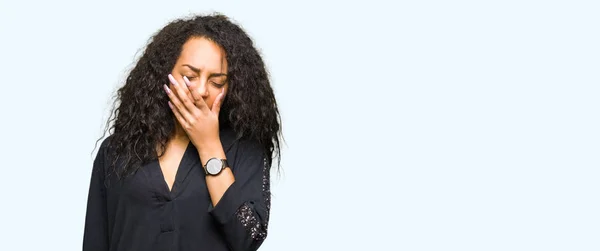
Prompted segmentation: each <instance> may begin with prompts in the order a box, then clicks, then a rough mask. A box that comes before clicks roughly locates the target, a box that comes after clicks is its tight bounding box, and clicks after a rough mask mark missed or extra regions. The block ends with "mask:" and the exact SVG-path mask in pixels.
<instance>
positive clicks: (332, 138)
mask: <svg viewBox="0 0 600 251" xmlns="http://www.w3.org/2000/svg"><path fill="white" fill-rule="evenodd" d="M214 11H217V12H221V13H223V14H226V15H228V16H230V17H231V18H232V19H233V20H234V21H236V22H237V23H238V24H240V25H241V26H242V27H243V28H244V29H245V30H246V31H247V32H248V33H249V34H250V35H251V36H252V38H253V39H254V41H255V43H256V46H257V47H258V48H259V49H260V51H261V53H262V55H263V56H264V60H265V61H266V63H267V66H268V68H269V72H270V74H271V79H272V84H273V86H274V90H275V94H276V97H277V99H278V102H279V105H280V110H281V113H282V120H283V128H284V131H283V133H284V136H285V140H286V145H285V147H284V149H283V159H282V172H281V174H280V175H279V176H277V175H276V174H274V175H273V181H272V186H273V187H272V192H273V199H272V202H273V205H272V215H271V222H270V228H269V230H270V232H269V237H268V238H267V240H266V242H265V243H264V245H263V247H262V248H261V250H461V251H464V250H600V238H599V236H600V214H599V212H600V203H599V192H600V187H599V183H598V180H599V178H600V171H599V167H600V165H599V164H600V158H599V157H600V154H599V152H600V133H599V129H600V119H599V116H598V115H599V111H600V109H599V108H600V102H599V98H598V97H599V94H600V93H599V92H600V81H599V80H600V74H599V73H600V71H599V67H600V46H599V45H600V35H599V34H600V33H599V28H600V15H598V13H599V12H600V5H599V3H598V2H597V1H573V0H571V1H566V0H565V1H530V0H521V1H510V0H509V1H465V0H459V1H389V2H384V1H296V2H287V1H271V2H264V1H243V2H242V1H239V2H232V1H97V2H91V1H60V0H57V1H5V0H2V1H0V73H1V74H2V75H1V76H2V81H1V82H0V83H1V85H2V89H1V90H2V93H3V98H2V99H0V100H1V101H0V102H1V103H0V105H1V118H2V123H1V128H0V129H1V130H0V131H1V135H0V136H1V142H2V144H1V145H0V146H1V147H2V148H1V151H0V154H1V156H0V161H1V162H0V163H1V164H0V166H1V167H2V169H1V175H0V177H1V181H0V191H2V193H1V195H0V203H1V204H0V205H1V207H0V226H1V228H0V250H79V249H81V242H82V235H83V225H84V216H85V207H86V199H87V189H88V185H89V177H90V171H91V167H92V160H93V157H94V155H95V152H92V151H93V150H94V143H95V140H96V139H98V138H99V137H100V136H101V133H102V130H103V129H104V127H103V126H104V122H105V120H106V118H107V116H108V112H109V108H110V103H109V102H110V100H111V96H112V94H113V93H114V91H115V90H116V88H117V87H118V86H120V85H121V84H122V83H123V79H124V77H125V76H126V74H127V72H128V70H130V69H131V67H132V66H133V65H134V63H135V61H134V60H135V59H136V56H139V53H141V51H142V49H143V48H144V46H145V44H146V42H147V41H148V39H149V38H150V36H151V35H152V34H153V33H154V32H156V31H158V30H159V29H160V28H161V27H162V26H164V25H165V24H166V23H168V22H169V21H171V20H173V19H175V18H178V17H184V16H189V15H192V14H194V13H198V14H207V13H212V12H214Z"/></svg>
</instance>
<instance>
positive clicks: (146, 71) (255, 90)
mask: <svg viewBox="0 0 600 251" xmlns="http://www.w3.org/2000/svg"><path fill="white" fill-rule="evenodd" d="M193 37H201V38H205V39H208V40H210V41H212V42H214V43H216V44H218V45H220V46H221V47H222V48H223V49H224V51H225V54H226V59H227V63H228V72H227V75H228V82H229V90H228V95H227V96H226V98H225V100H224V101H223V104H222V107H221V111H220V114H219V124H220V126H221V127H224V126H230V127H231V128H232V129H233V130H234V131H235V132H236V134H237V138H238V139H242V138H245V139H250V140H256V141H258V143H260V144H261V145H262V146H263V147H264V151H265V152H266V162H267V164H268V165H269V166H271V164H272V160H273V158H274V157H279V154H280V136H281V124H280V121H281V118H280V114H279V110H278V108H277V102H276V100H275V95H274V93H273V89H272V88H271V85H270V82H269V76H268V72H267V70H266V68H265V64H264V62H263V60H262V58H261V56H260V54H259V52H258V50H257V49H256V48H255V47H254V44H253V42H252V40H251V39H250V37H249V36H248V35H247V34H246V32H244V30H242V28H241V27H240V26H238V25H236V24H234V23H233V22H231V21H230V20H229V18H227V17H226V16H224V15H221V14H218V13H217V14H212V15H204V16H194V17H191V18H183V19H177V20H174V21H172V22H170V23H169V24H167V25H166V26H165V27H164V28H162V29H161V30H159V31H158V32H157V33H155V34H154V35H153V36H152V37H151V38H150V40H149V43H148V44H147V46H146V48H145V50H144V52H143V54H142V55H141V57H140V58H139V60H138V62H137V63H136V65H135V67H134V68H133V69H132V70H131V72H130V73H129V75H128V76H127V78H126V80H125V84H124V85H123V86H122V87H121V88H119V89H118V90H117V93H116V100H115V101H114V104H113V108H112V111H111V114H110V116H109V118H108V121H107V122H106V129H105V131H104V135H103V136H102V137H101V138H100V139H98V141H100V140H101V139H102V138H104V136H105V135H106V132H107V131H110V130H113V133H112V135H110V136H109V137H108V138H107V145H108V146H109V147H110V148H111V150H112V152H114V153H115V154H116V156H115V158H114V159H113V161H112V163H111V165H110V168H108V171H107V172H108V173H107V175H109V174H110V173H115V174H116V175H117V176H118V178H119V179H121V178H123V177H125V176H127V175H129V174H132V173H134V172H135V171H136V170H138V169H139V168H140V167H141V166H142V165H144V164H146V163H148V162H150V161H153V160H156V159H157V158H158V157H160V156H162V155H163V154H164V152H165V150H166V145H167V142H168V140H169V138H170V136H171V135H172V133H173V132H174V130H175V117H174V115H173V113H172V111H171V110H170V108H169V106H168V104H167V101H168V100H169V98H168V96H167V95H165V93H164V91H163V89H162V86H163V84H166V83H168V79H167V77H166V76H167V74H169V73H170V72H171V70H172V69H173V67H174V65H175V63H176V61H177V59H178V58H179V55H180V54H181V51H182V47H183V44H184V43H185V42H186V41H188V40H189V39H190V38H193ZM111 122H114V123H113V125H112V126H110V124H111ZM98 141H97V142H96V143H98ZM117 160H119V162H122V163H123V168H119V169H117V167H116V163H117ZM278 160H279V161H280V158H278ZM279 161H278V165H279Z"/></svg>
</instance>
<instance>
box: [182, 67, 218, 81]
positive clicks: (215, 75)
mask: <svg viewBox="0 0 600 251" xmlns="http://www.w3.org/2000/svg"><path fill="white" fill-rule="evenodd" d="M183 66H186V67H188V68H190V69H191V70H192V71H195V72H196V73H200V69H198V68H196V67H193V66H191V65H189V64H184V65H183ZM214 77H227V74H226V73H212V74H210V75H208V78H214Z"/></svg>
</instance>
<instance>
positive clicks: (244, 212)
mask: <svg viewBox="0 0 600 251" xmlns="http://www.w3.org/2000/svg"><path fill="white" fill-rule="evenodd" d="M262 173H263V177H262V196H263V200H264V201H263V202H264V205H265V207H266V209H267V210H266V214H265V219H264V221H260V220H259V219H257V217H256V215H257V213H256V212H255V209H254V203H253V202H244V204H243V205H242V206H241V207H240V208H239V209H238V210H237V212H236V216H237V218H238V220H239V221H240V222H241V223H242V225H243V226H244V227H245V228H246V231H248V233H249V234H250V237H252V239H254V240H260V241H262V240H264V239H266V238H267V229H268V222H269V211H270V209H271V191H270V181H269V166H268V164H267V161H266V159H265V160H264V161H263V170H262Z"/></svg>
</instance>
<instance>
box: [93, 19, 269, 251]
mask: <svg viewBox="0 0 600 251" xmlns="http://www.w3.org/2000/svg"><path fill="white" fill-rule="evenodd" d="M115 108H116V109H114V110H113V114H112V115H111V118H109V121H108V122H107V124H109V123H110V122H114V123H113V125H112V126H111V127H110V128H109V131H110V130H111V129H112V133H111V135H109V136H108V137H107V138H106V139H105V140H104V141H102V144H101V145H100V148H99V151H98V154H97V156H96V158H95V160H94V166H93V171H92V177H91V184H90V188H89V195H88V202H87V213H86V219H85V233H84V239H83V250H86V251H87V250H114V251H119V250H128V251H135V250H144V251H147V250H256V249H258V247H259V246H260V245H261V244H262V242H263V241H264V240H265V238H266V236H267V223H268V220H269V209H270V192H269V172H270V167H271V164H272V162H273V161H272V160H273V158H274V157H276V156H278V155H279V138H280V132H281V126H280V117H279V112H278V109H277V103H276V101H275V96H274V94H273V90H272V88H271V85H270V82H269V78H268V74H267V71H266V70H265V65H264V63H263V60H262V59H261V57H260V55H259V53H258V52H257V50H256V49H255V48H254V46H253V42H252V40H251V39H250V38H249V37H248V35H247V34H246V33H245V32H244V31H243V30H242V29H241V28H240V27H239V26H237V25H235V24H233V23H232V22H231V21H229V20H228V18H227V17H225V16H223V15H208V16H195V17H193V18H188V19H180V20H176V21H173V22H171V23H169V24H168V25H167V26H165V27H164V28H163V29H162V30H160V31H159V32H158V33H157V34H155V35H154V36H153V37H152V39H151V40H150V42H149V44H148V45H147V47H146V49H145V51H144V53H143V55H142V56H141V58H140V59H139V61H138V62H137V64H136V66H135V67H134V68H133V70H132V71H131V72H130V74H129V76H128V77H127V79H126V82H125V85H124V86H123V87H121V88H120V89H119V90H118V94H117V102H115Z"/></svg>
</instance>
